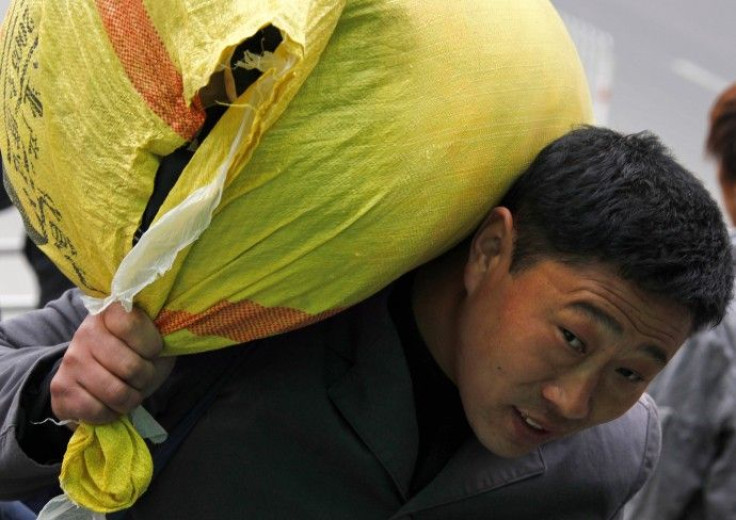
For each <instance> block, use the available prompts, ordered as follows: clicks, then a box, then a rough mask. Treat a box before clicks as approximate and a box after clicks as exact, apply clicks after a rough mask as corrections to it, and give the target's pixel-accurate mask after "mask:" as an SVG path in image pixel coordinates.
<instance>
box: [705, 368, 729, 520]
mask: <svg viewBox="0 0 736 520" xmlns="http://www.w3.org/2000/svg"><path fill="white" fill-rule="evenodd" d="M730 361H731V364H730V365H729V370H728V371H727V372H728V376H727V377H725V378H724V384H723V392H722V394H721V399H720V401H719V409H720V413H717V416H718V417H719V419H720V421H719V424H718V426H719V428H718V430H717V435H715V438H714V439H713V444H714V445H715V449H714V452H715V455H714V458H713V460H712V462H711V464H710V466H709V467H708V470H707V473H706V475H705V478H704V479H703V508H704V511H705V515H704V518H706V519H707V520H717V519H720V518H734V517H736V493H734V490H736V465H735V464H734V461H736V365H735V364H734V360H733V359H731V360H730Z"/></svg>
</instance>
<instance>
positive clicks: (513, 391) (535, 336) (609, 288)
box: [425, 127, 733, 457]
mask: <svg viewBox="0 0 736 520" xmlns="http://www.w3.org/2000/svg"><path fill="white" fill-rule="evenodd" d="M732 280H733V274H732V267H731V256H730V248H729V241H728V236H727V233H726V228H725V225H724V223H723V221H722V218H721V214H720V211H719V209H718V206H717V204H716V203H715V201H713V199H712V198H711V197H710V196H709V194H708V192H707V191H706V190H705V188H704V187H703V186H702V185H701V184H700V183H699V182H698V181H697V180H696V179H695V178H694V177H693V176H692V175H691V174H690V173H688V172H687V171H686V170H684V169H683V168H682V167H681V166H679V165H678V164H677V163H676V162H675V161H674V160H673V159H672V158H671V157H670V156H669V154H668V153H666V151H665V150H664V148H663V147H662V146H661V144H660V143H659V142H658V140H657V139H656V138H655V137H654V136H652V135H650V134H646V133H645V134H636V135H628V136H625V135H621V134H619V133H616V132H613V131H610V130H603V129H599V128H591V127H586V128H582V129H579V130H576V131H573V132H571V133H569V134H568V135H566V136H564V137H562V138H560V139H559V140H557V141H555V142H553V143H552V144H550V145H549V146H547V147H546V148H545V149H544V150H543V151H542V152H541V153H540V154H539V156H538V157H537V159H535V161H534V162H533V163H532V164H531V166H530V167H529V169H528V170H527V171H526V172H525V173H524V174H523V175H522V176H521V177H520V178H519V179H518V181H517V182H516V183H515V184H514V186H513V187H512V189H511V190H510V191H509V193H508V194H507V196H506V197H505V198H504V200H503V201H502V202H501V205H500V206H498V207H496V208H494V209H493V210H492V211H491V212H490V213H489V215H488V217H487V218H486V220H485V221H484V222H483V224H482V225H481V226H480V227H479V229H478V231H477V232H476V234H475V235H474V237H473V239H472V242H471V244H470V251H469V255H468V257H467V261H466V262H465V264H464V267H463V274H462V282H461V283H462V284H463V286H462V288H461V289H460V290H458V291H457V292H456V293H455V294H457V295H458V296H457V297H456V298H457V300H456V301H457V304H456V305H457V306H456V307H455V309H452V308H450V309H449V310H448V309H443V311H444V312H443V313H441V314H439V315H437V316H435V320H434V321H435V322H439V321H440V320H441V319H442V315H443V314H444V315H447V316H450V318H448V320H449V321H450V323H451V325H450V326H449V327H448V328H449V329H450V330H451V332H450V333H449V334H448V335H447V336H443V335H442V334H434V332H436V331H433V330H430V331H429V333H425V338H428V340H427V341H428V345H429V346H430V349H431V350H432V351H433V352H435V353H436V352H439V355H436V357H437V358H438V360H439V362H440V364H441V365H442V366H443V368H444V369H445V371H446V372H447V373H448V375H450V377H451V378H453V380H454V381H455V382H456V384H457V386H458V389H459V391H460V395H461V397H462V401H463V407H464V409H465V412H466V415H467V417H468V421H469V423H470V424H471V426H472V428H473V431H474V432H475V434H476V436H477V437H478V439H479V440H480V441H481V442H482V443H483V444H484V445H485V446H486V447H487V448H488V449H489V450H491V451H493V452H494V453H496V454H498V455H501V456H508V457H514V456H519V455H522V454H524V453H527V452H528V451H530V450H532V449H534V448H536V447H537V446H538V445H540V444H543V443H545V442H549V441H552V440H554V439H558V438H560V437H564V436H567V435H570V434H572V433H575V432H577V431H580V430H583V429H586V428H589V427H592V426H595V425H597V424H601V423H604V422H608V421H611V420H613V419H615V418H617V417H619V416H621V415H622V414H624V413H625V412H626V411H627V410H629V409H630V408H631V407H632V406H633V405H634V404H635V403H636V401H637V400H638V399H639V398H640V397H641V394H642V393H643V392H644V390H645V389H646V386H647V384H648V383H649V382H650V381H651V380H652V379H653V378H654V377H655V376H656V375H657V374H658V373H659V372H660V371H661V370H662V368H663V367H664V366H665V364H666V363H667V362H668V361H669V359H671V358H672V356H673V355H674V354H675V352H676V351H677V349H678V348H679V347H680V345H681V344H682V343H683V342H684V340H685V339H686V338H687V336H688V335H689V334H690V333H691V332H692V331H693V330H694V329H697V328H699V327H701V326H703V325H705V324H708V323H716V322H718V321H719V320H720V319H721V317H722V315H723V313H724V310H725V308H726V305H727V303H728V301H729V298H730V294H731V284H732ZM456 283H460V282H456ZM428 328H431V326H430V327H428ZM425 332H426V331H425ZM437 337H443V338H444V337H447V338H450V339H449V340H445V341H438V340H435V339H434V338H437Z"/></svg>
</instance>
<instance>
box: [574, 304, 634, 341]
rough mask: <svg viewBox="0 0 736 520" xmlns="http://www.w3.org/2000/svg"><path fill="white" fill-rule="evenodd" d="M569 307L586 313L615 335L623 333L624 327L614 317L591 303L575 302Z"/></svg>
mask: <svg viewBox="0 0 736 520" xmlns="http://www.w3.org/2000/svg"><path fill="white" fill-rule="evenodd" d="M571 307H572V308H573V309H575V310H577V311H580V312H583V313H585V314H587V315H588V317H590V318H592V319H594V320H595V321H597V322H598V323H600V324H601V325H603V326H604V327H605V328H607V329H609V330H610V331H611V332H613V333H614V334H616V335H617V336H620V335H621V334H623V333H624V327H623V326H622V325H621V324H620V323H619V322H618V320H617V319H616V318H614V317H613V316H611V315H610V314H608V313H607V312H606V311H604V310H603V309H601V308H600V307H598V306H596V305H593V304H592V303H588V302H575V303H573V304H572V305H571Z"/></svg>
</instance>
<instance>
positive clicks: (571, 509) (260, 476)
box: [0, 291, 660, 520]
mask: <svg viewBox="0 0 736 520" xmlns="http://www.w3.org/2000/svg"><path fill="white" fill-rule="evenodd" d="M83 315H84V311H83V309H82V308H81V306H80V305H79V301H78V299H77V297H76V295H75V294H68V293H67V294H66V295H65V296H64V297H63V298H62V300H60V301H58V302H56V303H55V304H53V305H52V306H51V307H49V308H47V309H46V310H43V311H40V312H38V313H34V314H33V315H29V316H25V317H20V318H17V319H13V320H9V321H8V322H6V323H4V324H3V325H2V327H1V328H0V337H1V338H2V341H3V345H4V346H3V347H0V367H2V369H0V414H2V415H0V416H1V417H3V418H4V419H3V422H2V430H1V432H2V437H0V497H8V498H12V497H14V496H16V495H17V494H18V493H20V492H22V491H27V490H30V489H32V488H34V486H37V485H38V484H39V483H44V482H48V481H50V480H51V481H52V480H53V479H54V478H55V475H56V474H57V473H58V471H59V467H58V465H52V466H48V467H44V466H41V465H38V464H36V463H34V462H33V461H31V460H29V459H28V457H26V456H25V455H24V453H23V452H22V451H21V450H20V448H19V446H18V443H17V442H16V439H15V435H14V431H15V426H16V424H17V421H18V394H19V393H20V391H21V389H22V387H23V385H24V381H25V380H26V377H27V374H28V373H29V371H31V369H32V368H33V367H34V366H35V365H37V364H38V363H39V362H41V361H42V360H44V359H49V358H52V359H53V358H54V357H57V356H59V355H60V354H61V353H62V351H63V348H64V346H63V344H61V345H59V343H61V342H63V341H64V340H66V339H68V338H69V337H70V336H71V334H72V332H73V331H74V329H75V327H76V326H77V324H78V323H79V321H80V320H81V319H82V316H83ZM37 345H50V346H40V347H39V346H37ZM233 348H242V349H244V354H243V359H242V360H241V361H240V364H239V366H238V370H237V371H236V374H237V375H236V377H234V378H233V380H232V381H230V382H229V383H228V384H227V385H226V386H225V387H224V388H223V389H222V391H221V392H220V394H219V396H218V399H217V400H216V401H215V402H214V403H213V405H212V406H211V407H210V409H209V410H208V412H207V414H206V415H205V416H204V417H203V418H202V419H200V421H199V422H198V423H197V425H196V426H195V427H194V429H193V430H192V432H191V433H190V435H189V436H188V437H187V439H186V440H185V441H184V443H183V444H182V445H181V447H180V448H179V450H178V452H177V453H176V455H175V456H174V457H173V458H172V460H171V462H170V463H169V464H168V466H167V467H166V468H165V469H164V471H163V472H162V473H161V474H160V475H159V476H158V477H157V478H156V479H155V480H154V482H153V483H152V485H151V487H150V488H149V489H148V491H147V492H146V494H145V495H144V496H143V497H142V498H141V500H140V501H139V502H138V504H137V505H136V506H135V507H134V508H133V510H132V511H131V516H130V517H131V518H133V519H135V518H151V519H153V518H156V519H158V518H184V519H185V518H229V517H238V518H254V519H255V518H257V519H263V518H266V519H268V518H274V519H282V518H299V519H351V520H362V519H365V520H368V519H385V518H391V519H409V518H414V519H420V520H431V519H452V520H462V519H491V518H492V519H494V520H504V519H507V520H525V519H528V520H538V519H540V518H544V519H545V520H556V519H559V520H563V519H564V520H576V519H577V520H594V519H612V518H620V515H621V513H622V508H623V505H624V503H625V502H626V501H627V500H628V499H629V498H630V497H631V496H632V495H633V494H634V493H635V492H636V491H637V490H638V489H639V488H640V487H641V486H642V485H643V483H644V481H645V480H646V478H647V477H648V476H649V474H650V473H651V471H652V468H653V465H654V463H655V461H656V458H657V455H658V452H659V448H660V431H659V426H658V419H657V414H656V411H655V407H654V406H653V403H652V401H651V400H650V399H649V398H648V397H646V396H645V397H643V398H642V399H641V400H640V401H639V402H638V403H637V404H636V405H635V406H634V407H633V408H632V409H631V410H630V411H629V412H628V413H626V414H625V415H624V416H623V417H621V418H619V419H617V420H615V421H612V422H610V423H607V424H604V425H601V426H598V427H595V428H592V429H589V430H587V431H584V432H581V433H579V434H576V435H574V436H572V437H569V438H567V439H564V440H561V441H556V442H552V443H549V444H547V445H545V446H543V447H541V448H540V449H538V450H536V451H534V452H532V453H531V454H529V455H527V456H524V457H520V458H516V459H502V458H499V457H497V456H495V455H494V454H492V453H490V452H489V451H487V450H485V449H484V448H483V447H482V446H481V445H480V444H479V443H478V442H477V441H476V440H475V439H471V440H468V441H467V442H466V443H465V444H464V445H462V446H461V448H460V449H459V450H458V451H457V452H456V453H455V455H454V456H452V458H451V459H450V461H449V462H448V463H447V465H446V466H445V467H444V468H443V469H442V470H441V471H440V473H439V474H438V475H437V476H436V478H435V479H434V480H433V481H432V482H430V483H429V485H427V486H426V487H425V488H424V489H422V490H420V491H419V492H418V493H416V494H415V495H414V496H409V494H408V489H409V483H410V479H411V477H412V473H413V469H414V461H415V457H416V453H417V425H416V419H415V412H414V402H413V396H412V390H411V380H410V374H409V371H408V368H407V365H406V360H405V358H404V354H403V349H402V347H401V344H400V342H399V338H398V336H397V333H396V331H395V329H394V327H393V324H392V322H391V318H390V315H389V313H388V311H387V305H386V292H385V291H384V292H383V293H379V294H378V295H377V296H375V297H373V298H370V299H369V300H367V301H365V302H363V303H362V304H360V305H357V306H355V307H354V308H352V309H349V310H347V311H345V312H343V313H341V314H339V315H337V316H335V317H333V318H330V319H328V320H325V321H323V322H320V323H317V324H315V325H312V326H310V327H307V328H304V329H301V330H297V331H293V332H291V333H288V334H283V335H280V336H276V337H273V338H268V339H266V340H261V341H258V342H254V343H252V344H250V346H248V347H246V346H241V347H233ZM197 356H199V355H197ZM193 359H194V358H193ZM202 359H206V358H202ZM180 361H185V359H182V360H180ZM182 366H183V365H182ZM198 369H199V370H202V371H206V370H207V366H206V364H205V363H199V367H198ZM162 392H166V389H165V388H164V389H162ZM164 397H170V398H171V399H169V401H168V404H164V405H163V406H161V407H160V408H159V409H158V410H156V409H154V410H152V412H153V413H154V415H156V416H157V417H160V418H161V419H163V421H162V422H164V423H166V420H167V410H169V409H171V408H172V407H176V406H180V407H181V401H182V398H179V397H177V395H176V394H175V393H173V392H172V393H171V394H170V395H169V396H164ZM163 402H164V403H165V402H166V399H164V400H163ZM186 406H190V405H189V404H186ZM154 408H156V407H155V406H154ZM204 447H206V449H207V450H208V453H209V458H208V460H202V456H201V455H200V452H201V450H202V449H203V448H204Z"/></svg>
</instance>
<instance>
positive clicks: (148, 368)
mask: <svg viewBox="0 0 736 520" xmlns="http://www.w3.org/2000/svg"><path fill="white" fill-rule="evenodd" d="M90 354H91V356H92V358H93V359H94V360H95V361H96V362H97V363H99V364H100V365H102V366H103V367H105V368H106V369H107V370H108V371H109V372H110V373H111V374H113V375H115V376H116V377H118V378H119V379H120V380H121V381H124V382H126V383H127V384H128V385H130V386H131V387H133V388H135V389H136V390H140V391H145V390H147V389H148V387H149V386H150V385H151V384H152V382H153V381H154V378H155V375H156V369H155V365H154V362H153V361H150V360H148V359H146V358H144V357H142V356H141V355H140V354H138V353H137V352H136V351H134V350H132V349H131V348H129V347H128V345H126V344H125V343H123V342H122V341H120V340H119V339H117V338H116V337H114V336H109V337H107V338H105V339H103V340H100V341H99V342H98V344H97V347H96V348H95V349H94V350H93V351H91V352H90Z"/></svg>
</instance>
